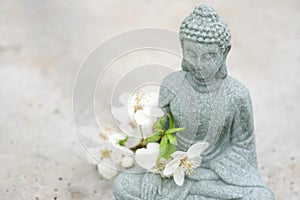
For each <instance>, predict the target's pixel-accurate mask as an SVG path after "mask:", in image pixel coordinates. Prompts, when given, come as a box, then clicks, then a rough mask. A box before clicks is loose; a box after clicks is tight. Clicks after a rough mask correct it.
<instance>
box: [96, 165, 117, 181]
mask: <svg viewBox="0 0 300 200" xmlns="http://www.w3.org/2000/svg"><path fill="white" fill-rule="evenodd" d="M113 168H114V167H110V166H108V164H107V163H98V165H97V169H98V172H99V173H100V174H101V175H102V176H103V177H104V178H106V179H112V178H114V177H115V176H116V175H117V173H118V171H117V170H116V169H113Z"/></svg>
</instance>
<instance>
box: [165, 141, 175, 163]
mask: <svg viewBox="0 0 300 200" xmlns="http://www.w3.org/2000/svg"><path fill="white" fill-rule="evenodd" d="M175 150H176V148H175V146H174V145H173V144H171V143H168V144H167V145H166V146H165V148H164V150H163V152H162V157H163V158H166V159H170V158H171V154H172V153H174V152H175Z"/></svg>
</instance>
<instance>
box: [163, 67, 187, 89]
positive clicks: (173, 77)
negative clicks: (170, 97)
mask: <svg viewBox="0 0 300 200" xmlns="http://www.w3.org/2000/svg"><path fill="white" fill-rule="evenodd" d="M185 74H186V72H185V71H183V70H180V71H175V72H172V73H170V74H168V75H167V76H166V77H165V78H164V79H163V82H162V85H164V86H167V87H170V88H171V89H175V88H179V87H178V86H179V85H181V83H182V81H183V80H184V79H185Z"/></svg>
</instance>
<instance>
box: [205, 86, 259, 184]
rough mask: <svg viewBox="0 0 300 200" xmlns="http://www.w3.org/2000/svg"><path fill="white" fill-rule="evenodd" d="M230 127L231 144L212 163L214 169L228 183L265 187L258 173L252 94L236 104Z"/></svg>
mask: <svg viewBox="0 0 300 200" xmlns="http://www.w3.org/2000/svg"><path fill="white" fill-rule="evenodd" d="M236 105H237V107H236V111H235V114H234V117H233V120H232V124H231V127H230V142H229V144H228V146H227V147H226V149H225V150H224V152H223V153H221V154H220V155H218V156H217V157H215V158H214V159H213V160H211V161H210V163H209V166H210V168H211V169H212V170H213V171H214V172H216V173H217V174H218V176H219V177H220V178H221V179H222V180H223V181H225V182H226V183H230V184H236V185H242V186H247V185H252V186H253V185H257V186H258V185H261V180H260V176H259V174H258V170H257V160H256V147H255V136H254V124H253V111H252V103H251V97H250V95H249V92H248V90H247V91H244V92H243V95H242V96H241V97H240V98H239V100H238V101H237V102H236Z"/></svg>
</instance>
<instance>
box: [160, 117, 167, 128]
mask: <svg viewBox="0 0 300 200" xmlns="http://www.w3.org/2000/svg"><path fill="white" fill-rule="evenodd" d="M159 123H160V125H161V128H164V127H165V125H166V118H165V116H163V117H161V118H159Z"/></svg>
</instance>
